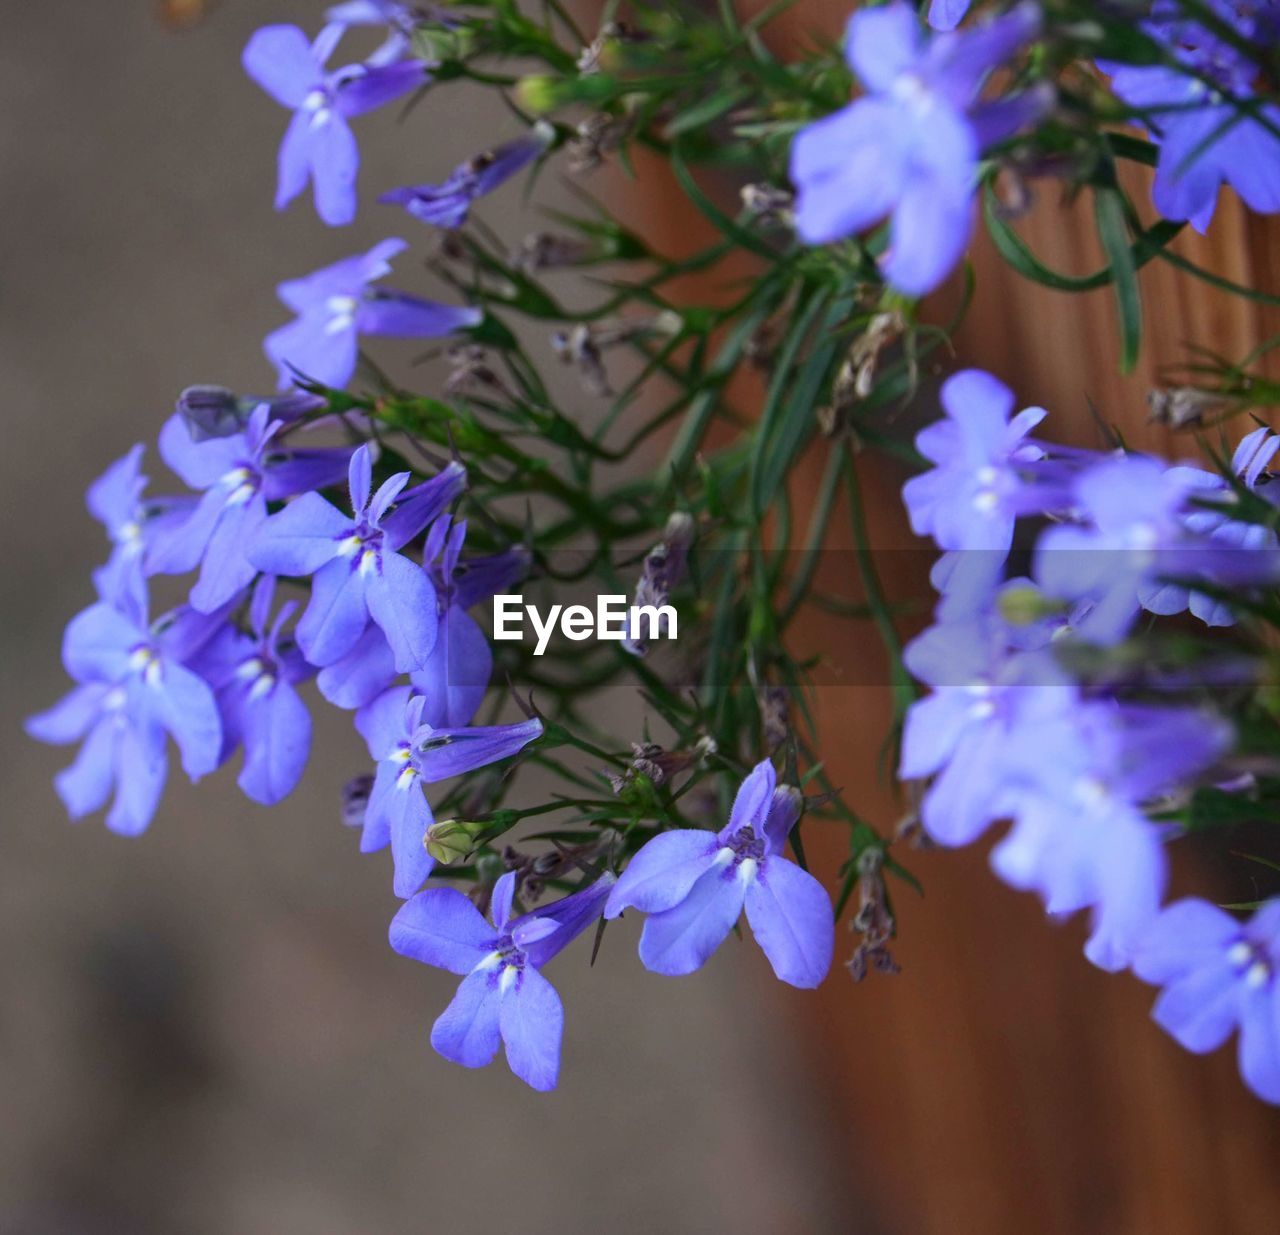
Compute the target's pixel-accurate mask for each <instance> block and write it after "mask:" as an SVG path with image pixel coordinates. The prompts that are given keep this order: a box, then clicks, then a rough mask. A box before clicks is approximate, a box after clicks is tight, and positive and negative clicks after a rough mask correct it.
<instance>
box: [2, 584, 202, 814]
mask: <svg viewBox="0 0 1280 1235" xmlns="http://www.w3.org/2000/svg"><path fill="white" fill-rule="evenodd" d="M132 584H133V585H132V586H130V587H128V588H124V589H122V590H121V591H120V592H118V593H117V594H115V595H113V596H110V597H109V598H106V599H103V600H100V601H98V603H97V604H94V605H91V606H90V607H89V608H88V609H85V610H84V611H83V612H82V613H80V614H78V615H77V616H76V617H74V618H72V619H71V622H70V624H69V625H68V626H67V630H66V634H65V636H64V637H63V641H62V661H63V664H64V665H65V667H66V670H67V672H68V673H69V674H70V675H71V677H72V679H73V680H74V681H75V682H76V683H77V685H76V687H75V688H74V689H73V690H72V691H71V692H70V694H68V695H66V696H64V697H63V698H62V699H61V700H60V701H59V702H58V703H56V704H55V705H54V706H53V707H52V708H50V709H49V710H48V711H47V712H42V713H40V714H39V715H38V716H33V717H31V718H29V719H28V721H27V723H26V729H27V732H28V733H29V734H30V735H31V736H32V737H34V738H37V739H38V740H40V741H42V742H51V743H53V744H55V745H69V744H71V743H73V742H81V743H82V745H81V747H80V752H79V754H78V755H77V756H76V758H75V761H74V762H73V763H72V764H71V765H70V767H68V768H66V769H64V770H63V771H62V772H59V773H58V775H57V776H56V777H55V778H54V787H55V788H56V789H57V791H58V796H59V797H60V798H61V799H62V801H63V804H64V805H65V806H66V808H67V812H68V813H69V814H70V815H71V817H72V818H73V819H80V818H82V817H83V816H85V815H89V814H92V813H93V812H94V811H97V810H100V809H101V808H102V807H103V806H105V805H106V804H107V801H108V799H110V798H111V797H112V794H113V792H114V801H113V802H112V805H111V809H110V810H109V811H108V813H107V827H109V828H111V829H112V831H115V832H119V833H122V834H124V835H127V836H135V835H137V834H138V833H139V832H142V831H144V830H145V829H146V827H147V825H148V824H149V823H150V822H151V819H152V817H153V816H154V814H155V811H156V807H157V806H158V805H159V801H160V795H161V793H162V792H163V791H164V783H165V779H166V776H167V774H168V753H167V750H166V734H167V735H169V736H171V737H172V738H173V740H174V741H175V742H176V743H177V746H178V750H179V752H180V754H181V756H182V767H183V770H184V771H185V772H186V773H187V775H188V776H190V777H191V779H192V780H198V779H199V778H200V777H201V776H204V775H206V774H207V773H209V772H212V771H213V770H214V769H215V768H216V767H217V766H218V763H219V760H220V758H221V748H222V726H221V722H220V720H219V717H218V707H217V703H216V702H215V700H214V695H213V691H212V689H211V688H210V687H209V685H208V683H206V682H205V681H204V680H203V679H202V678H201V677H199V676H198V674H196V673H194V672H193V671H192V670H191V669H190V668H189V667H188V662H189V661H190V659H191V657H192V656H193V655H194V654H195V653H196V652H197V651H198V650H199V648H200V647H201V646H202V645H203V644H204V642H205V641H207V640H208V639H209V638H211V637H212V636H213V634H214V633H215V632H216V630H217V628H218V627H219V626H220V625H221V622H222V618H221V616H216V615H215V616H212V617H210V616H205V615H203V614H198V613H196V612H195V611H194V610H192V609H189V608H183V609H180V610H175V611H174V612H173V613H170V614H166V615H165V616H164V617H161V618H160V619H158V620H157V621H156V622H155V623H154V624H153V623H150V622H149V621H148V619H147V606H146V592H145V586H144V585H143V584H142V583H141V581H140V580H134V581H132Z"/></svg>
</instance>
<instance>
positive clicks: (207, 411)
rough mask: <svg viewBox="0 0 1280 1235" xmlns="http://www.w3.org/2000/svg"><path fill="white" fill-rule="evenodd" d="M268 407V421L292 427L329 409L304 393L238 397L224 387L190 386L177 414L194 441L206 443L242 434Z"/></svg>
mask: <svg viewBox="0 0 1280 1235" xmlns="http://www.w3.org/2000/svg"><path fill="white" fill-rule="evenodd" d="M263 403H265V404H266V405H267V411H268V415H267V420H268V421H279V422H280V423H281V424H282V425H292V424H293V423H294V422H295V421H298V420H301V419H302V418H303V417H304V416H307V415H309V414H310V413H311V412H318V411H321V410H322V409H323V408H325V407H326V403H325V401H324V399H322V398H320V396H319V395H313V394H308V393H307V392H306V391H305V390H290V391H286V392H285V393H283V394H279V395H265V396H262V397H255V396H253V395H248V396H244V395H237V394H236V393H235V392H234V391H232V390H228V389H227V388H226V387H225V386H208V385H201V386H188V387H187V388H186V389H185V390H184V391H183V392H182V393H181V394H180V395H179V396H178V401H177V404H176V406H175V407H174V411H175V412H176V413H177V414H178V415H179V416H180V417H181V418H182V419H183V420H184V421H185V422H186V425H187V432H188V433H190V434H191V440H192V441H195V442H203V441H204V440H205V439H206V438H210V437H231V436H232V435H234V434H236V433H243V432H244V431H245V428H246V427H247V425H248V424H249V417H250V416H252V415H253V413H254V411H255V410H256V409H257V408H258V406H259V405H260V404H263Z"/></svg>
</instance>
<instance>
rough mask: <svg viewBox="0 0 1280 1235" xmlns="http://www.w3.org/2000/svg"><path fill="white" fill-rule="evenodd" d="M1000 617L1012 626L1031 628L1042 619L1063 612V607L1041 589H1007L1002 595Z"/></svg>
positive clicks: (1029, 587)
mask: <svg viewBox="0 0 1280 1235" xmlns="http://www.w3.org/2000/svg"><path fill="white" fill-rule="evenodd" d="M999 607H1000V616H1001V617H1002V618H1004V620H1005V621H1006V622H1008V623H1009V625H1010V626H1030V625H1031V624H1032V623H1033V622H1038V621H1040V620H1041V619H1042V618H1047V617H1052V616H1053V615H1054V614H1055V613H1059V612H1061V610H1062V605H1061V604H1060V603H1059V602H1058V601H1056V600H1051V599H1050V598H1049V597H1047V596H1046V595H1045V594H1044V593H1043V592H1041V591H1040V590H1039V589H1037V588H1034V587H1031V586H1030V585H1027V586H1025V587H1007V588H1005V589H1004V591H1002V592H1001V593H1000V601H999Z"/></svg>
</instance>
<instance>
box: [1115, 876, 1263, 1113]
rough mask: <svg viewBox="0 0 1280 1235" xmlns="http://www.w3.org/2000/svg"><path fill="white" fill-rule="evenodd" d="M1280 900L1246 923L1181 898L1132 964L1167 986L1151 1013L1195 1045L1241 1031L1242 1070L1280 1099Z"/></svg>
mask: <svg viewBox="0 0 1280 1235" xmlns="http://www.w3.org/2000/svg"><path fill="white" fill-rule="evenodd" d="M1277 970H1280V901H1270V902H1268V903H1267V904H1265V905H1263V906H1262V907H1261V908H1260V909H1259V910H1258V911H1257V912H1256V913H1255V914H1254V915H1253V917H1252V919H1250V920H1249V921H1248V922H1240V921H1238V920H1237V919H1236V918H1233V917H1232V916H1231V915H1230V914H1228V913H1224V912H1223V911H1222V910H1221V909H1219V908H1217V907H1216V906H1214V905H1210V904H1208V903H1207V902H1206V901H1202V900H1195V899H1188V900H1181V901H1176V902H1174V903H1173V904H1172V905H1169V906H1167V907H1166V908H1165V909H1164V910H1162V911H1161V913H1160V915H1159V917H1157V918H1156V919H1155V921H1154V922H1153V923H1152V924H1151V925H1150V926H1149V927H1148V929H1147V930H1146V931H1145V932H1144V934H1143V935H1142V937H1141V939H1140V940H1139V943H1138V946H1137V949H1136V952H1135V955H1134V958H1133V971H1134V973H1136V974H1137V975H1138V977H1140V978H1142V979H1143V981H1145V982H1154V983H1157V984H1159V985H1160V986H1162V987H1163V988H1164V989H1163V990H1162V991H1161V992H1160V997H1159V998H1158V999H1157V1000H1156V1003H1155V1007H1154V1008H1153V1009H1152V1015H1153V1016H1154V1017H1155V1019H1156V1021H1157V1022H1158V1023H1159V1024H1160V1026H1161V1027H1162V1028H1164V1029H1165V1030H1166V1031H1167V1032H1169V1033H1170V1034H1172V1035H1173V1037H1175V1038H1176V1039H1177V1040H1178V1042H1180V1043H1181V1044H1182V1045H1183V1046H1184V1047H1186V1048H1187V1050H1189V1051H1194V1052H1196V1054H1204V1053H1205V1052H1207V1051H1212V1050H1216V1049H1217V1048H1218V1047H1219V1046H1221V1045H1222V1044H1223V1043H1224V1042H1225V1041H1226V1040H1227V1039H1228V1038H1229V1037H1230V1036H1231V1032H1232V1030H1234V1029H1237V1028H1238V1029H1239V1030H1240V1046H1239V1058H1240V1075H1241V1076H1242V1077H1243V1078H1244V1082H1245V1084H1246V1085H1248V1086H1249V1088H1250V1089H1251V1090H1253V1092H1254V1093H1255V1094H1257V1095H1258V1097H1260V1098H1262V1099H1264V1100H1265V1101H1267V1102H1278V1103H1280V982H1277V980H1276V973H1277Z"/></svg>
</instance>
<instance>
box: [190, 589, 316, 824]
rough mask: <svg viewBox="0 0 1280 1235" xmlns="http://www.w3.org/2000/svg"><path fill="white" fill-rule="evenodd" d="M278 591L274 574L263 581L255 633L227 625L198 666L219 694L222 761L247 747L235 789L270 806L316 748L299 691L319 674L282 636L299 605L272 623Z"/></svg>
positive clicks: (256, 597)
mask: <svg viewBox="0 0 1280 1235" xmlns="http://www.w3.org/2000/svg"><path fill="white" fill-rule="evenodd" d="M275 589H276V581H275V579H274V578H272V576H270V575H262V576H260V577H259V579H258V582H257V583H256V585H255V586H254V589H253V596H252V599H251V601H250V604H249V629H250V632H251V633H250V634H248V635H246V634H244V633H243V632H242V631H240V630H238V629H237V628H236V627H234V626H231V625H227V626H224V627H223V628H222V629H221V630H220V631H219V632H218V633H217V634H216V635H215V636H214V637H213V638H212V639H211V640H210V641H209V642H208V643H207V644H205V646H204V647H203V648H201V649H200V651H199V652H198V653H196V655H195V657H194V658H193V660H192V662H191V667H192V668H193V669H195V670H196V671H197V672H198V673H199V674H200V676H201V677H202V678H204V680H205V681H206V682H208V683H209V685H210V686H212V687H213V689H214V691H215V692H216V695H217V701H218V712H219V714H220V715H221V717H222V755H221V758H220V760H219V762H222V763H225V762H226V760H227V759H229V758H230V757H231V754H232V752H233V751H234V750H235V749H236V747H237V746H240V745H243V746H244V767H243V768H242V769H241V771H240V775H239V777H237V781H236V783H237V784H238V785H239V786H240V788H241V789H243V790H244V792H245V794H246V795H247V796H248V797H250V798H252V799H253V800H254V801H255V802H261V803H262V804H263V805H264V806H272V805H274V804H275V803H276V802H279V801H281V800H282V799H284V798H286V797H288V796H289V794H290V793H292V792H293V790H294V788H295V787H296V786H297V784H298V781H299V780H300V779H301V778H302V771H303V769H304V768H305V767H306V763H307V755H308V754H309V753H310V750H311V716H310V714H309V713H308V712H307V708H306V705H305V704H304V703H303V702H302V699H301V698H300V697H299V695H298V692H297V691H296V690H295V689H294V687H295V686H296V685H297V683H299V682H302V681H305V680H306V678H308V677H310V675H311V673H312V669H311V666H310V665H308V664H307V663H306V661H305V660H303V658H302V653H301V652H299V651H298V649H297V647H296V646H294V644H293V642H292V640H289V639H285V638H282V636H281V632H282V630H283V629H284V626H285V623H287V622H288V620H289V618H290V617H291V616H292V615H293V613H294V611H295V610H296V609H297V603H296V602H294V601H289V602H288V603H287V604H285V605H282V606H281V608H280V611H279V613H277V614H276V617H275V621H274V622H272V621H270V617H271V604H272V600H273V599H274V596H275Z"/></svg>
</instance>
